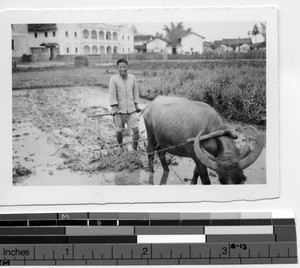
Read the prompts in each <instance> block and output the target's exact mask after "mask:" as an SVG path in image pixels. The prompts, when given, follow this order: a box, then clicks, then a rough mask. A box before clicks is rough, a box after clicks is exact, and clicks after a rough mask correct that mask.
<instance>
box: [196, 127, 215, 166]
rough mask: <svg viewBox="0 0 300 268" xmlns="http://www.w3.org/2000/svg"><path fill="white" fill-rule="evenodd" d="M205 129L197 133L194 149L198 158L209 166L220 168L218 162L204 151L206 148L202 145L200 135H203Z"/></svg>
mask: <svg viewBox="0 0 300 268" xmlns="http://www.w3.org/2000/svg"><path fill="white" fill-rule="evenodd" d="M202 132H203V131H200V132H199V134H198V135H197V137H196V139H195V142H194V151H195V154H196V156H197V158H198V159H199V160H200V161H201V162H202V163H203V164H204V165H205V166H207V167H208V168H210V169H213V170H217V169H218V164H217V163H216V162H215V161H213V160H211V159H210V158H209V157H208V156H207V154H206V153H205V152H204V149H202V147H201V146H200V137H201V135H202Z"/></svg>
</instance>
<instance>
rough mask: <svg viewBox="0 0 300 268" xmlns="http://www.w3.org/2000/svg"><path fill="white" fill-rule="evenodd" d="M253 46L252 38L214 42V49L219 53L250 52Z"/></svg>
mask: <svg viewBox="0 0 300 268" xmlns="http://www.w3.org/2000/svg"><path fill="white" fill-rule="evenodd" d="M251 45H252V40H251V38H235V39H222V40H218V41H214V43H213V48H214V50H216V51H218V52H230V51H235V52H248V51H249V50H250V49H251Z"/></svg>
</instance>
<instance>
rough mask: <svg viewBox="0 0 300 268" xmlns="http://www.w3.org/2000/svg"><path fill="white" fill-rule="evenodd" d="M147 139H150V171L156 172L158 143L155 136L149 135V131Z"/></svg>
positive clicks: (148, 148) (148, 149) (148, 151)
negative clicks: (155, 162)
mask: <svg viewBox="0 0 300 268" xmlns="http://www.w3.org/2000/svg"><path fill="white" fill-rule="evenodd" d="M147 137H148V146H147V153H148V163H149V171H150V172H154V167H153V160H154V151H155V148H156V146H157V143H156V140H155V138H154V136H153V135H151V134H149V132H148V131H147Z"/></svg>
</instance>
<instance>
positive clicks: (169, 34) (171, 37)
mask: <svg viewBox="0 0 300 268" xmlns="http://www.w3.org/2000/svg"><path fill="white" fill-rule="evenodd" d="M163 30H164V31H165V32H166V38H167V41H168V42H169V43H170V44H171V45H172V46H176V45H177V44H178V43H179V41H178V38H179V37H180V36H181V35H184V34H187V33H189V32H191V31H192V29H191V28H188V29H184V26H183V22H177V24H176V25H175V23H174V22H171V25H170V27H169V26H167V25H164V28H163Z"/></svg>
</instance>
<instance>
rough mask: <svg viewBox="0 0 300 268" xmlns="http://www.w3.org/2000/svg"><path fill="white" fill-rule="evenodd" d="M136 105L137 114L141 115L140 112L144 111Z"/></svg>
mask: <svg viewBox="0 0 300 268" xmlns="http://www.w3.org/2000/svg"><path fill="white" fill-rule="evenodd" d="M134 105H135V111H136V112H137V113H139V112H140V111H142V109H141V108H140V107H139V105H138V104H137V103H135V104H134Z"/></svg>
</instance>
